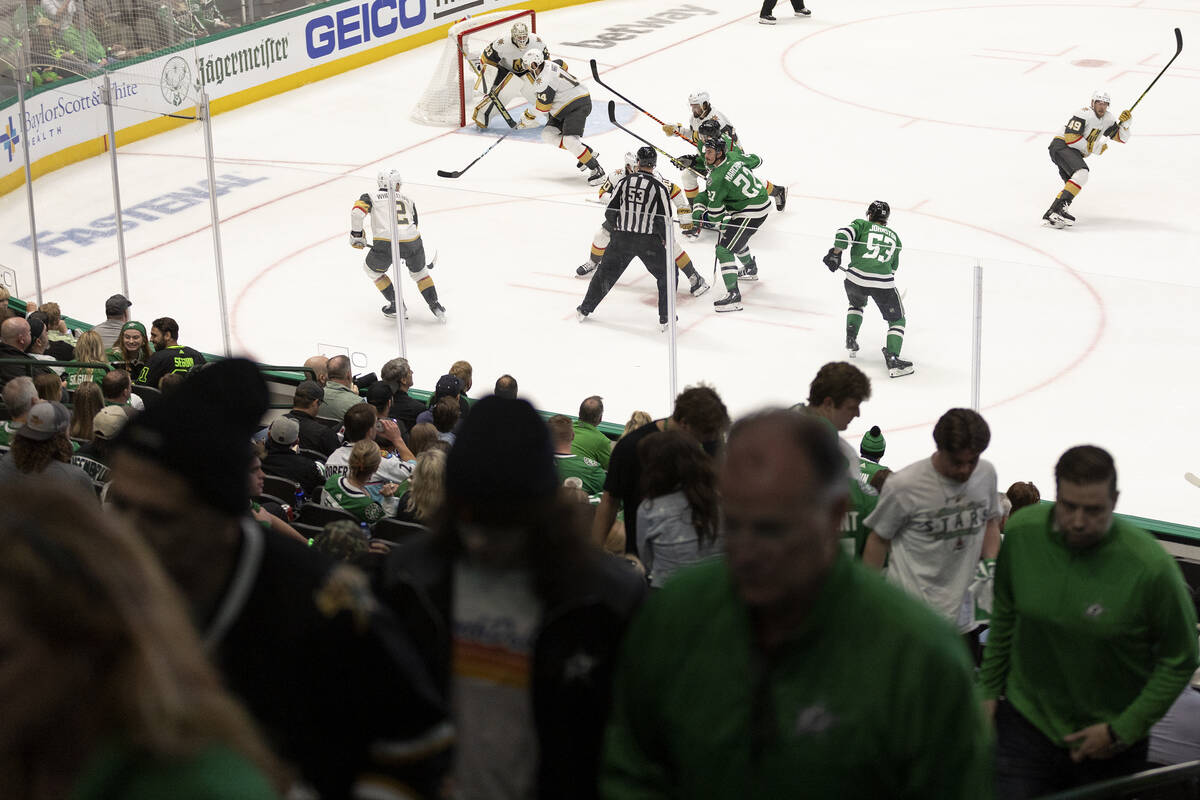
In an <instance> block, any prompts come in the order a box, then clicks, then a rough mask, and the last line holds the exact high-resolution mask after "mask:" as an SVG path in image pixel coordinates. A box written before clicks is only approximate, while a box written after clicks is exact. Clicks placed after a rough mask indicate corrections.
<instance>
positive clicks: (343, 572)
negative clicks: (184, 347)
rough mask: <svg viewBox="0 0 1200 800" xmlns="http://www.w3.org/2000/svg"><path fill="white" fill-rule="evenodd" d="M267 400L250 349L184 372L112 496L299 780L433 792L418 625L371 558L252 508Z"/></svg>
mask: <svg viewBox="0 0 1200 800" xmlns="http://www.w3.org/2000/svg"><path fill="white" fill-rule="evenodd" d="M266 409H267V389H266V384H265V383H264V382H263V379H262V377H261V376H260V375H259V372H258V369H257V368H256V367H255V365H254V364H252V363H251V362H249V361H246V360H244V359H230V360H227V361H221V362H219V363H216V364H213V365H210V366H208V367H206V368H205V369H203V370H200V371H198V372H195V373H193V374H191V375H189V376H188V377H187V379H186V380H185V381H183V383H182V384H181V385H180V387H179V388H178V389H177V390H176V391H174V392H173V393H172V394H171V395H169V396H167V397H164V398H163V399H162V400H161V401H160V402H159V403H157V404H156V405H154V406H152V407H150V408H147V409H146V410H145V411H144V412H142V413H141V414H139V415H138V416H136V417H135V418H133V419H132V420H131V421H130V422H129V423H128V424H127V425H126V426H125V427H124V429H123V430H122V431H121V434H120V435H119V436H118V437H117V439H116V441H115V442H114V443H113V445H114V448H115V452H114V454H113V458H112V462H111V467H112V482H111V484H110V486H109V499H110V500H111V501H112V503H113V504H114V505H115V506H116V508H117V509H118V510H119V511H121V512H123V513H124V514H125V515H126V516H127V517H128V518H129V520H130V521H131V522H132V523H133V525H134V527H135V528H136V529H137V530H138V532H139V533H141V535H142V536H143V537H144V538H145V539H146V540H147V541H148V542H149V543H150V545H151V546H152V547H153V549H154V550H155V551H156V552H157V554H158V556H159V558H160V560H161V561H162V563H163V566H164V567H166V569H167V572H168V573H169V574H170V575H171V577H172V578H173V579H174V580H175V582H176V584H177V585H178V587H179V589H180V590H181V591H182V592H183V594H184V596H185V599H186V600H187V601H188V603H189V605H190V607H191V612H192V617H193V620H194V621H195V623H196V625H197V627H198V629H199V630H200V633H201V636H202V638H203V639H204V643H205V646H206V647H207V648H208V650H209V652H210V653H211V654H212V657H213V660H214V662H215V663H216V665H217V667H218V669H220V671H221V673H222V675H223V677H224V680H225V683H226V685H227V686H228V688H229V689H230V690H231V691H232V692H233V693H234V694H235V695H236V696H237V697H238V698H239V699H240V700H241V701H242V703H244V704H245V706H246V708H247V710H248V711H249V712H250V714H251V715H252V716H253V717H254V718H255V720H256V721H257V722H258V724H259V726H260V727H261V728H262V730H263V732H264V733H265V734H266V736H267V738H268V740H269V741H270V742H271V744H272V746H273V749H274V750H275V752H277V753H278V754H279V755H280V756H281V757H282V758H284V759H286V760H287V761H288V762H290V764H291V766H292V768H293V769H294V771H295V773H296V775H297V778H298V780H299V781H300V785H306V786H307V787H309V788H311V789H313V790H315V791H316V792H317V793H318V794H319V795H320V797H322V798H323V800H327V799H328V798H349V797H351V796H352V794H354V793H356V792H359V791H363V792H368V793H369V792H370V790H371V787H372V786H373V785H374V786H377V787H388V786H391V785H394V784H395V783H403V784H405V785H407V786H411V787H413V788H414V790H416V791H418V792H420V793H421V794H422V795H425V796H434V795H435V794H436V792H437V791H438V787H439V786H440V785H441V781H442V779H443V777H444V773H445V770H446V768H447V766H448V763H449V762H448V752H449V751H448V746H449V742H450V739H451V734H452V732H451V731H450V729H449V726H448V724H447V722H446V716H445V710H444V706H443V704H442V702H441V700H440V698H439V697H438V695H437V692H436V690H435V689H434V686H433V684H432V682H431V681H430V679H429V676H428V673H427V672H426V671H425V670H424V668H423V667H422V665H421V663H420V661H419V659H418V658H417V657H416V652H415V650H414V648H413V647H412V644H411V642H410V641H409V639H408V638H407V637H406V635H405V634H404V633H403V632H402V631H401V630H400V629H399V628H398V627H397V625H396V620H395V619H394V617H392V615H391V614H389V613H388V612H387V611H386V610H384V609H382V608H381V607H380V606H379V605H378V604H377V603H376V602H375V600H374V598H373V597H372V595H371V593H370V590H369V587H368V585H367V580H366V578H365V576H363V575H362V573H360V572H358V571H357V570H356V569H354V568H353V567H350V566H348V565H337V566H335V565H333V564H332V563H330V562H329V561H328V560H326V559H325V558H324V557H323V556H322V555H321V554H319V553H317V552H315V551H312V550H310V549H309V548H306V547H304V546H303V545H302V544H299V543H298V542H295V541H293V540H290V539H287V538H285V537H282V536H271V535H266V534H264V532H263V531H262V529H261V528H259V526H257V525H255V524H254V523H253V522H252V521H250V520H249V517H248V514H247V511H248V509H249V501H250V497H249V487H248V482H247V480H246V474H247V471H248V469H249V466H250V460H251V453H252V450H251V447H250V437H251V435H252V433H253V432H254V430H255V429H256V427H257V425H258V422H259V420H260V419H261V417H262V415H263V414H264V413H265V411H266ZM397 753H419V754H420V755H419V756H411V757H397V755H396V754H397ZM380 793H385V792H384V790H383V788H381V789H380Z"/></svg>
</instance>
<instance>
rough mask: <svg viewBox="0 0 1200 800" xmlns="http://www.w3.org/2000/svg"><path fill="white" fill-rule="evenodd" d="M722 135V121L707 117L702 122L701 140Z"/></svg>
mask: <svg viewBox="0 0 1200 800" xmlns="http://www.w3.org/2000/svg"><path fill="white" fill-rule="evenodd" d="M720 135H721V123H719V122H717V121H716V120H715V119H706V120H704V122H701V123H700V140H701V141H704V140H705V139H711V138H713V137H714V136H720Z"/></svg>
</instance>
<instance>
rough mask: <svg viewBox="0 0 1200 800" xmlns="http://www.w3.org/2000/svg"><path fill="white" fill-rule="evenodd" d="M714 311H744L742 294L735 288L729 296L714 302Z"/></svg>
mask: <svg viewBox="0 0 1200 800" xmlns="http://www.w3.org/2000/svg"><path fill="white" fill-rule="evenodd" d="M713 309H714V310H715V311H717V312H725V311H741V310H742V293H741V292H739V291H738V290H737V287H736V286H735V287H734V288H733V290H732V291H730V292H729V294H727V295H725V296H724V297H722V298H721V299H720V300H716V301H714V302H713Z"/></svg>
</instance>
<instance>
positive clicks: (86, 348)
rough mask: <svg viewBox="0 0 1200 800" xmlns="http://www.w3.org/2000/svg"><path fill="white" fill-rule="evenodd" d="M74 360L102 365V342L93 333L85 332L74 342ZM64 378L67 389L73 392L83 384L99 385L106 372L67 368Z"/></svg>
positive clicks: (83, 368)
mask: <svg viewBox="0 0 1200 800" xmlns="http://www.w3.org/2000/svg"><path fill="white" fill-rule="evenodd" d="M75 360H76V361H77V362H82V363H91V364H103V363H104V340H102V339H101V338H100V334H98V333H96V332H95V331H85V332H83V333H81V334H80V335H79V340H78V341H77V342H75ZM64 372H65V377H66V379H67V389H69V390H70V391H72V392H73V391H75V390H76V389H78V388H79V387H80V386H82V385H83V384H85V383H100V382H101V381H103V380H104V374H105V372H106V370H103V369H98V368H96V367H67V368H66V370H65V371H64Z"/></svg>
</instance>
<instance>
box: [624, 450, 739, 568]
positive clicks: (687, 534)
mask: <svg viewBox="0 0 1200 800" xmlns="http://www.w3.org/2000/svg"><path fill="white" fill-rule="evenodd" d="M638 456H639V458H640V459H641V462H642V497H643V498H644V499H643V500H642V504H641V505H640V506H639V507H638V510H637V515H638V517H637V538H638V554H639V555H640V556H641V557H642V563H643V564H644V565H645V567H646V573H647V575H649V576H650V585H651V586H652V587H653V588H656V589H657V588H660V587H661V586H662V585H663V584H664V583H665V582H666V580H667V578H668V577H670V575H671V573H673V572H674V571H675V570H677V569H679V568H680V567H685V566H688V565H689V564H695V563H696V562H698V561H701V560H703V559H706V558H710V557H712V556H714V555H716V554H717V553H718V552H719V549H718V543H717V527H718V520H719V511H718V505H717V486H716V484H717V479H716V471H715V470H714V469H713V464H712V459H711V458H710V457H709V455H708V454H707V453H705V452H704V448H702V447H701V446H700V444H699V442H697V441H696V440H695V439H694V438H693V437H691V436H690V435H688V434H686V433H683V432H682V431H679V430H673V429H672V430H665V431H663V432H661V433H657V434H655V435H653V436H648V437H646V438H645V439H643V440H642V441H641V442H639V443H638Z"/></svg>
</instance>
